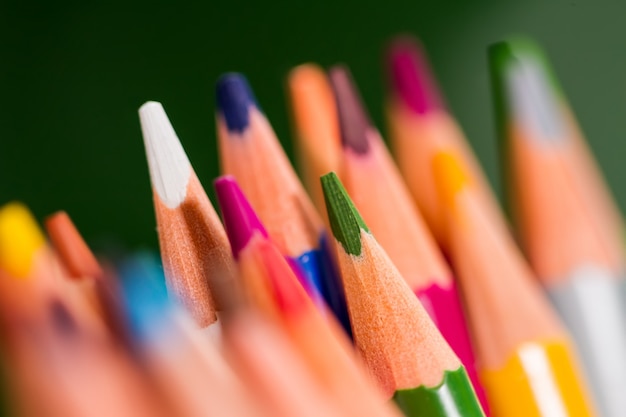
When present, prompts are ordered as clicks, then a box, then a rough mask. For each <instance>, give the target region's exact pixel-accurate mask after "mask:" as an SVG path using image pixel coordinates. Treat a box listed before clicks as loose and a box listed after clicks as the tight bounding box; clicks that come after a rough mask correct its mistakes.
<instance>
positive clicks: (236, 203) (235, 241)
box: [213, 175, 268, 258]
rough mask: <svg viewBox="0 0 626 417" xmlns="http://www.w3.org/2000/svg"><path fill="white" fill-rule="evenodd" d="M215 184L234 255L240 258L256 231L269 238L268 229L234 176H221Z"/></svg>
mask: <svg viewBox="0 0 626 417" xmlns="http://www.w3.org/2000/svg"><path fill="white" fill-rule="evenodd" d="M213 185H214V187H215V193H216V195H217V201H218V204H219V206H220V211H221V212H222V221H223V222H224V228H225V229H226V234H227V235H228V240H229V241H230V246H231V248H232V251H233V256H234V257H235V258H238V257H239V253H240V252H241V251H242V250H243V249H244V248H245V247H246V245H247V244H248V242H249V241H250V239H252V236H254V234H255V233H260V234H261V235H262V236H263V237H265V238H267V236H268V235H267V231H266V230H265V228H264V227H263V224H262V223H261V221H260V220H259V218H258V217H257V215H256V213H255V212H254V210H253V209H252V206H251V205H250V203H249V202H248V200H247V199H246V197H245V196H244V195H243V192H242V191H241V188H239V185H238V184H237V181H236V180H235V178H234V177H233V176H230V175H224V176H222V177H219V178H218V179H216V180H215V182H214V183H213Z"/></svg>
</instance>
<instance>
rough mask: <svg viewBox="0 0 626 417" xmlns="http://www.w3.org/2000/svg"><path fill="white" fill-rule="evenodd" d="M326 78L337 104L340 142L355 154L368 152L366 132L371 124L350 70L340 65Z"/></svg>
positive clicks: (333, 68) (332, 69)
mask: <svg viewBox="0 0 626 417" xmlns="http://www.w3.org/2000/svg"><path fill="white" fill-rule="evenodd" d="M328 78H329V80H330V85H331V87H332V89H333V92H334V94H335V101H336V102H337V113H338V116H339V127H340V129H341V142H342V143H343V146H346V147H348V148H351V149H352V150H353V151H354V152H356V153H359V154H366V153H367V152H368V151H369V142H368V137H367V131H368V129H370V125H371V123H370V120H369V116H368V115H367V112H366V110H365V107H364V106H363V101H362V100H361V96H360V94H359V91H358V90H357V88H356V85H355V84H354V81H353V80H352V75H351V74H350V70H348V68H346V67H344V66H341V65H337V66H334V67H332V68H331V69H330V70H329V72H328Z"/></svg>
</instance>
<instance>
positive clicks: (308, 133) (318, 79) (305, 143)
mask: <svg viewBox="0 0 626 417" xmlns="http://www.w3.org/2000/svg"><path fill="white" fill-rule="evenodd" d="M287 83H288V90H289V96H290V99H291V110H292V119H293V131H294V133H293V135H294V137H295V139H296V147H297V151H298V152H297V156H298V165H299V168H300V174H301V175H302V179H303V182H304V184H305V186H306V187H307V189H308V190H309V193H310V194H311V198H312V200H313V203H314V204H315V206H316V207H317V210H318V211H319V212H320V213H321V214H323V216H324V217H326V206H325V204H324V194H323V193H322V188H321V186H320V180H319V179H320V177H321V176H322V175H324V174H327V173H328V172H331V171H337V169H338V167H339V152H340V147H341V139H340V137H339V121H338V120H337V110H336V106H335V101H334V99H333V94H332V91H331V88H330V85H329V83H328V79H327V77H326V74H325V73H324V70H323V69H322V68H320V67H319V66H317V65H315V64H303V65H300V66H297V67H296V68H294V69H292V70H291V72H290V73H289V77H288V79H287Z"/></svg>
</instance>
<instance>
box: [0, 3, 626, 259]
mask: <svg viewBox="0 0 626 417" xmlns="http://www.w3.org/2000/svg"><path fill="white" fill-rule="evenodd" d="M625 21H626V2H619V1H615V2H613V3H605V4H603V3H601V2H599V1H593V0H588V1H562V2H561V1H558V2H556V1H552V2H550V1H537V2H535V1H512V2H504V1H499V2H496V1H473V2H462V1H447V2H444V1H433V2H426V1H415V0H414V1H406V2H389V1H378V2H373V1H366V0H362V1H358V2H357V1H344V2H339V1H326V0H324V1H313V2H295V1H290V2H286V1H270V2H256V3H248V4H246V3H243V2H239V1H228V2H216V1H212V2H204V3H202V4H196V5H188V4H184V3H181V2H167V1H159V0H153V1H150V2H148V1H146V2H132V3H131V2H106V3H105V2H102V3H90V4H85V3H84V2H81V1H74V2H72V1H65V2H53V1H51V2H41V3H37V2H32V1H31V2H29V1H8V2H7V1H3V2H2V3H1V5H0V102H1V103H2V104H1V108H0V203H4V202H7V201H10V200H13V199H19V200H22V201H24V202H25V203H27V204H28V205H29V206H30V207H31V208H32V209H33V211H34V212H35V214H36V216H37V217H38V218H40V219H41V218H43V217H44V216H45V215H47V214H50V213H52V212H53V211H55V210H59V209H65V210H67V211H68V212H69V213H70V215H71V216H72V217H73V219H74V220H75V222H76V223H77V225H78V227H79V228H80V229H81V231H82V232H83V234H84V235H85V237H86V238H87V240H88V241H89V242H91V243H92V244H94V245H95V246H96V247H98V246H100V247H101V246H102V245H106V244H107V242H109V243H108V244H110V242H117V243H118V244H122V245H125V246H126V247H128V248H137V247H141V246H148V247H156V245H157V239H156V232H155V221H154V214H153V209H152V201H151V198H152V197H151V191H150V184H149V177H148V172H147V166H146V162H145V155H144V151H143V144H142V139H141V134H140V130H139V123H138V118H137V109H138V107H139V106H140V105H141V104H142V103H143V102H145V101H147V100H158V101H161V102H162V103H163V105H164V107H165V109H166V111H167V112H168V114H169V116H170V119H171V121H172V123H173V124H174V127H175V129H176V130H177V132H178V134H179V137H180V138H181V140H182V142H183V146H184V147H185V148H186V150H187V152H188V154H189V157H190V159H191V161H192V163H193V165H194V167H195V169H196V172H197V173H198V176H199V177H200V179H201V181H202V182H203V183H204V184H205V186H206V188H210V187H208V186H210V184H211V181H212V179H213V178H214V177H215V176H216V175H217V174H218V164H217V157H216V143H215V122H214V116H213V112H214V105H213V84H214V82H215V80H216V78H217V77H218V76H219V74H220V73H222V72H226V71H233V70H236V71H241V72H244V73H245V74H246V75H247V76H248V77H249V79H250V82H251V84H252V86H253V88H254V89H255V91H256V94H257V98H258V100H259V102H260V104H261V106H262V107H263V109H264V111H265V112H266V114H267V115H268V117H269V119H270V121H271V122H272V124H273V125H274V127H275V129H276V131H277V133H278V135H279V137H280V138H281V140H282V141H283V143H284V144H285V146H286V148H287V149H288V150H290V149H291V143H290V139H289V137H290V127H289V120H288V118H287V111H286V107H285V99H284V98H285V93H284V88H283V87H284V86H283V83H284V77H285V74H286V73H287V71H288V70H289V68H291V67H292V66H294V65H296V64H299V63H302V62H305V61H316V62H318V63H320V64H322V65H324V66H329V65H332V64H335V63H339V62H341V63H346V64H348V65H349V66H350V67H351V69H352V71H353V74H354V77H355V79H356V81H357V83H358V84H359V86H360V88H361V90H362V94H363V96H364V99H365V101H366V102H367V105H368V107H369V109H370V112H371V114H372V117H373V118H374V120H375V121H376V123H377V124H378V126H379V127H381V129H382V130H383V132H384V130H385V129H384V120H383V118H382V103H383V96H384V78H383V68H382V65H381V56H382V53H383V51H384V47H385V44H386V42H387V41H388V40H389V38H390V37H392V36H393V35H394V34H397V33H402V32H410V33H414V34H416V35H418V36H420V37H421V38H422V39H423V42H424V44H425V45H426V48H427V49H428V50H429V52H430V56H431V59H432V63H433V66H434V67H435V69H436V72H437V75H438V78H439V80H440V82H441V85H442V88H443V90H444V92H445V94H446V96H447V101H448V104H449V107H450V108H451V109H452V111H453V112H454V113H455V114H456V116H457V117H458V119H459V121H460V123H461V125H462V126H463V127H464V129H465V131H466V133H467V135H468V137H469V138H470V141H471V144H472V146H473V147H474V148H475V149H476V151H477V153H478V155H479V157H480V159H481V161H482V162H483V165H484V167H485V169H486V171H487V173H488V175H489V177H490V178H491V180H492V181H493V182H494V184H495V185H496V187H497V188H499V181H498V179H499V176H498V163H497V160H496V149H495V135H494V126H493V112H492V107H491V99H490V92H489V88H488V77H487V71H486V69H487V65H486V54H485V48H486V46H487V45H488V44H489V43H491V42H494V41H497V40H499V39H501V38H502V37H504V36H507V35H510V34H517V33H525V34H529V35H531V36H533V37H535V38H536V39H537V40H539V41H540V42H541V43H542V44H543V45H544V46H545V48H546V50H547V52H548V54H549V56H550V57H551V58H552V61H553V64H554V67H555V69H556V72H557V75H558V76H559V77H560V79H561V81H562V84H563V86H564V89H565V91H566V93H567V95H568V97H569V98H570V100H571V103H572V106H573V108H574V110H575V112H576V113H577V115H578V116H579V119H580V122H581V124H582V126H583V128H584V130H585V131H586V133H587V136H588V139H589V142H590V145H591V147H592V148H593V150H594V152H595V153H596V155H597V158H598V160H599V162H600V163H601V165H602V167H603V170H604V172H605V174H606V176H607V177H608V180H609V183H610V185H611V187H612V189H613V190H614V191H615V194H616V196H617V198H618V201H619V203H620V206H622V207H624V204H625V203H626V187H623V186H622V185H621V181H620V180H621V178H622V176H623V175H624V172H625V170H626V168H624V166H623V165H624V164H623V162H622V161H623V156H622V153H623V151H624V149H625V145H624V139H625V138H626V135H625V133H626V89H625V88H624V87H625V85H624V82H625V79H626V24H624V22H625ZM211 195H212V193H211Z"/></svg>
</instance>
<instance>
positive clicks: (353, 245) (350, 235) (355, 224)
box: [321, 172, 369, 255]
mask: <svg viewBox="0 0 626 417" xmlns="http://www.w3.org/2000/svg"><path fill="white" fill-rule="evenodd" d="M321 181H322V189H323V190H324V199H325V200H326V209H327V210H328V219H329V221H330V227H331V229H332V232H333V235H334V236H335V238H336V239H337V240H338V241H339V242H341V245H342V246H343V248H344V249H345V250H346V252H348V253H350V254H352V255H360V254H361V230H365V231H366V232H368V233H369V229H368V228H367V226H366V224H365V222H364V221H363V219H362V218H361V215H360V214H359V212H358V211H357V209H356V207H354V204H353V203H352V200H351V199H350V197H349V196H348V193H346V190H345V189H344V188H343V185H341V181H339V178H338V177H337V174H335V173H334V172H331V173H329V174H326V175H324V176H323V177H322V178H321Z"/></svg>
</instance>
